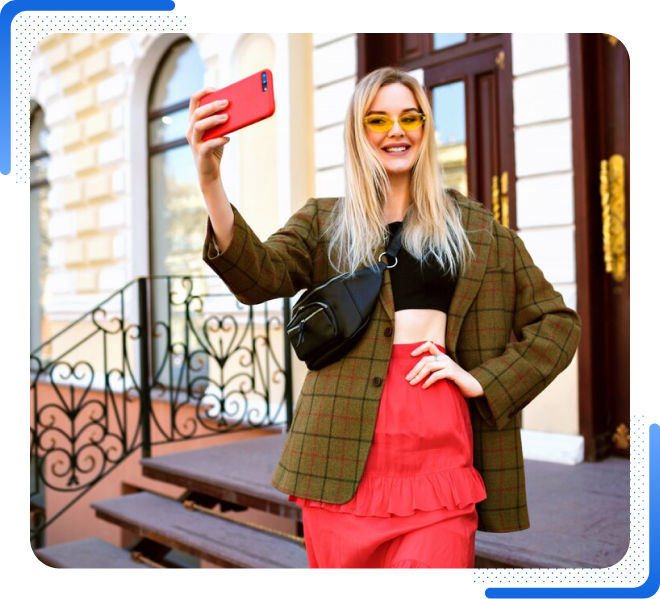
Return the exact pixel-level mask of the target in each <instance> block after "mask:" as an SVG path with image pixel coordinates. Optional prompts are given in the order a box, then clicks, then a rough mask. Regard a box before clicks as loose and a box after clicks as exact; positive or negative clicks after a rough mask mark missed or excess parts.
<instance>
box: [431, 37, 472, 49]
mask: <svg viewBox="0 0 660 599" xmlns="http://www.w3.org/2000/svg"><path fill="white" fill-rule="evenodd" d="M466 39H467V38H466V34H465V33H434V34H433V49H434V50H442V49H443V48H449V47H450V46H455V45H456V44H462V43H463V42H464V41H465V40H466Z"/></svg>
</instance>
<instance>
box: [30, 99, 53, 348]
mask: <svg viewBox="0 0 660 599" xmlns="http://www.w3.org/2000/svg"><path fill="white" fill-rule="evenodd" d="M49 161H50V158H49V156H48V129H47V128H46V121H45V117H44V111H43V110H42V109H41V107H40V106H39V105H37V104H36V103H33V110H32V112H31V114H30V349H34V348H36V347H38V346H39V345H41V343H42V342H43V341H45V339H44V337H45V335H44V325H45V323H44V316H43V315H44V310H43V305H44V296H45V294H46V285H47V279H48V274H49V269H48V249H49V248H50V240H49V239H48V219H49V211H48V205H47V199H48V189H49V184H48V178H47V172H48V163H49ZM41 356H42V358H47V356H46V355H45V354H44V353H43V352H42V353H41Z"/></svg>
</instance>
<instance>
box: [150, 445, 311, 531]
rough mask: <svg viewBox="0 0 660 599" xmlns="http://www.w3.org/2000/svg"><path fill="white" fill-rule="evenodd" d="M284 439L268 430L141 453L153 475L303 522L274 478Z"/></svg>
mask: <svg viewBox="0 0 660 599" xmlns="http://www.w3.org/2000/svg"><path fill="white" fill-rule="evenodd" d="M285 439H286V435H281V434H276V435H268V436H264V437H260V438H256V439H248V440H245V441H238V442H236V443H227V444H225V445H218V446H216V447H208V448H205V449H195V450H192V451H185V452H181V453H175V454H169V455H164V456H159V457H151V458H143V459H141V460H140V464H141V466H142V473H143V474H144V476H147V477H149V478H153V479H155V480H160V481H164V482H168V483H171V484H174V485H177V486H181V487H185V488H187V489H190V490H191V491H195V492H198V493H202V494H204V495H210V496H211V497H216V498H218V499H221V500H224V501H229V502H232V503H236V504H238V505H242V506H245V507H248V508H250V507H251V508H255V509H259V510H262V511H265V512H268V513H271V514H276V515H278V516H283V517H284V518H289V519H291V520H296V521H298V522H302V511H301V509H300V508H299V507H298V506H297V505H296V504H294V503H293V502H291V501H287V496H286V495H285V494H284V493H281V492H280V491H278V490H277V489H275V488H274V487H273V486H272V485H271V484H270V480H271V478H272V476H273V472H275V468H276V467H277V462H278V461H279V459H280V455H281V453H282V450H283V449H284V441H285Z"/></svg>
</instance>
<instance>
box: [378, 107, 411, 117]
mask: <svg viewBox="0 0 660 599" xmlns="http://www.w3.org/2000/svg"><path fill="white" fill-rule="evenodd" d="M401 112H402V113H405V112H420V110H419V108H404V109H403V110H402V111H401ZM370 114H387V112H385V111H384V110H370V111H369V112H367V116H369V115H370Z"/></svg>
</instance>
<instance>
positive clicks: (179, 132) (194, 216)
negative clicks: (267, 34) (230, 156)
mask: <svg viewBox="0 0 660 599" xmlns="http://www.w3.org/2000/svg"><path fill="white" fill-rule="evenodd" d="M202 87H204V63H203V62H202V60H201V58H200V57H199V53H198V51H197V48H196V46H195V45H194V44H193V43H192V41H191V40H190V39H188V38H185V39H183V40H181V41H179V42H176V43H175V44H173V45H172V47H171V48H170V49H169V51H168V52H167V53H166V54H165V55H164V57H163V59H162V61H161V63H160V65H159V67H158V69H157V71H156V75H155V77H154V79H153V82H152V84H151V90H150V93H149V134H148V140H149V214H150V260H149V263H150V271H151V274H154V275H194V274H206V270H205V269H206V267H205V265H204V263H203V262H202V260H201V259H200V255H201V248H202V245H203V243H204V233H205V229H204V225H205V222H206V208H205V206H204V199H203V198H202V195H201V193H200V191H199V185H198V183H197V173H196V170H195V164H194V161H193V157H192V153H191V151H190V148H189V147H188V141H187V140H186V129H187V126H188V108H189V101H190V96H191V95H192V94H193V93H194V92H196V91H197V90H199V89H201V88H202Z"/></svg>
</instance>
